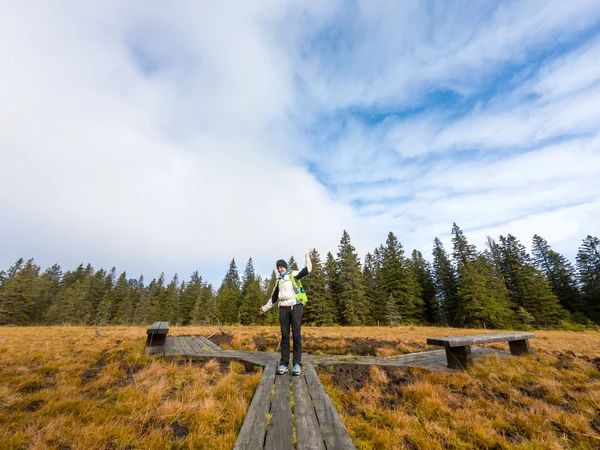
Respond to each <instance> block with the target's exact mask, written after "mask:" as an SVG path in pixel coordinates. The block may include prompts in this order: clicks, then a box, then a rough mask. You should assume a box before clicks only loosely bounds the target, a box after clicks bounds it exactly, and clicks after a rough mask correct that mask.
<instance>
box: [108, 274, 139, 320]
mask: <svg viewBox="0 0 600 450" xmlns="http://www.w3.org/2000/svg"><path fill="white" fill-rule="evenodd" d="M131 291H132V289H131V287H130V284H129V280H128V279H127V274H126V273H125V272H123V273H122V274H121V275H120V276H119V279H118V280H117V284H116V286H115V289H114V292H113V297H112V305H111V312H110V317H109V318H108V321H109V323H112V324H114V325H124V324H126V323H130V322H131V320H132V317H133V299H132V296H133V295H132V292H131Z"/></svg>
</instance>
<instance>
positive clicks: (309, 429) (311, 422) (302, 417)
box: [292, 373, 325, 450]
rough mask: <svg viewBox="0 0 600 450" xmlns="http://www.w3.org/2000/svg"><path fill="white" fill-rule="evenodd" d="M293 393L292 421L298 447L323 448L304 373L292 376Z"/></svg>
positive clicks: (316, 449) (315, 449)
mask: <svg viewBox="0 0 600 450" xmlns="http://www.w3.org/2000/svg"><path fill="white" fill-rule="evenodd" d="M292 392H293V393H294V421H295V424H296V438H297V441H298V448H299V449H306V450H325V443H324V442H323V436H322V435H321V428H320V426H319V421H318V420H317V414H316V412H315V408H314V407H313V404H312V398H311V396H310V392H309V391H308V385H307V384H306V378H305V374H304V373H303V374H302V375H300V376H297V377H292Z"/></svg>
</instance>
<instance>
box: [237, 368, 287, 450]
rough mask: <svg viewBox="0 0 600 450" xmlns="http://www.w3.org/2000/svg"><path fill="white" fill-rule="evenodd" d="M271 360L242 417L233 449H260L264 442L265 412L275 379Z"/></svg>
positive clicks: (266, 412)
mask: <svg viewBox="0 0 600 450" xmlns="http://www.w3.org/2000/svg"><path fill="white" fill-rule="evenodd" d="M276 365H277V363H276V362H273V363H270V364H268V365H267V367H265V369H264V371H263V375H262V377H261V379H260V382H259V383H258V387H257V388H256V392H255V393H254V397H252V402H251V403H250V408H249V409H248V412H247V413H246V417H244V422H243V423H242V428H241V429H240V433H239V434H238V437H237V440H236V442H235V445H234V447H233V448H234V450H255V449H262V448H263V446H264V442H265V433H266V428H267V414H268V412H269V405H270V402H271V386H273V381H274V379H275V367H276Z"/></svg>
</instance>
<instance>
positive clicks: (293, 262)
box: [288, 255, 299, 270]
mask: <svg viewBox="0 0 600 450" xmlns="http://www.w3.org/2000/svg"><path fill="white" fill-rule="evenodd" d="M288 267H291V268H292V270H299V269H298V263H297V262H296V260H295V259H294V256H293V255H292V256H290V259H289V260H288Z"/></svg>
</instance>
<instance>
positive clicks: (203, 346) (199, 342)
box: [194, 336, 213, 352]
mask: <svg viewBox="0 0 600 450" xmlns="http://www.w3.org/2000/svg"><path fill="white" fill-rule="evenodd" d="M194 342H195V343H196V344H197V345H198V347H200V350H201V351H203V352H204V351H206V350H210V351H213V350H212V349H210V348H208V347H207V346H206V344H205V343H204V341H203V340H202V339H200V336H196V337H194Z"/></svg>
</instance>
